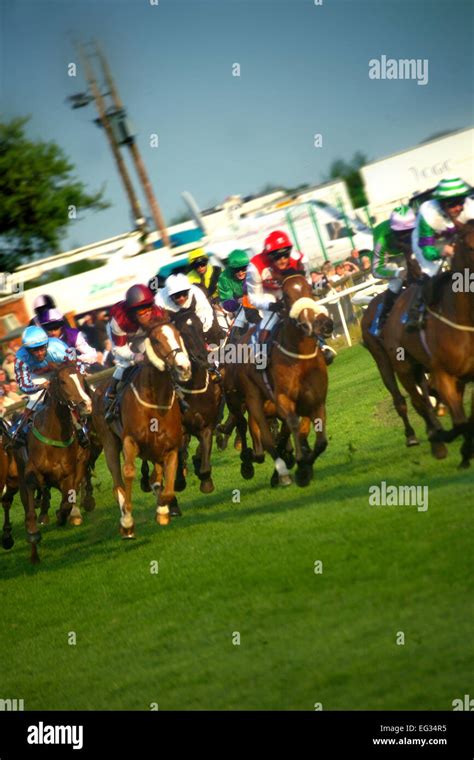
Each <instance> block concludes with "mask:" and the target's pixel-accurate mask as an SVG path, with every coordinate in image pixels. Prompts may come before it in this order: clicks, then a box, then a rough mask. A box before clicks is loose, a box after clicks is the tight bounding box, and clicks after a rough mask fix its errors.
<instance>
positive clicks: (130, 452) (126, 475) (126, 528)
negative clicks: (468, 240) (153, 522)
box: [120, 435, 139, 538]
mask: <svg viewBox="0 0 474 760" xmlns="http://www.w3.org/2000/svg"><path fill="white" fill-rule="evenodd" d="M122 449H123V459H124V462H123V468H122V472H123V480H124V483H125V503H124V505H123V507H121V510H122V517H121V518H120V526H121V527H120V532H121V534H122V537H123V538H134V528H135V523H134V520H133V516H132V509H133V507H132V486H133V480H134V478H135V474H136V467H135V459H136V458H137V456H138V452H139V448H138V444H137V443H136V442H135V441H134V439H133V438H132V436H131V435H126V436H125V438H124V439H123V445H122Z"/></svg>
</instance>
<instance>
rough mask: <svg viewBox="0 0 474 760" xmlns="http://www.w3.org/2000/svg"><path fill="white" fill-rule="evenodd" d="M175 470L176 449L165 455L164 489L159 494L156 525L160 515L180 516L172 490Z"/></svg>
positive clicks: (176, 463) (176, 461) (176, 467)
mask: <svg viewBox="0 0 474 760" xmlns="http://www.w3.org/2000/svg"><path fill="white" fill-rule="evenodd" d="M177 469H178V449H173V450H172V451H169V452H168V453H167V454H166V456H165V461H164V464H163V470H164V479H165V487H164V489H163V490H162V492H161V494H160V506H159V507H158V509H157V512H156V520H157V522H158V523H160V515H161V516H162V517H163V516H166V514H169V515H172V516H176V517H178V516H179V515H180V514H181V510H180V509H179V506H178V500H177V498H176V493H175V490H174V482H175V480H176V472H177Z"/></svg>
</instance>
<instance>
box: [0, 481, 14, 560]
mask: <svg viewBox="0 0 474 760" xmlns="http://www.w3.org/2000/svg"><path fill="white" fill-rule="evenodd" d="M17 491H18V488H12V487H11V486H9V485H8V484H7V487H6V491H5V493H4V494H3V497H2V507H3V512H4V521H3V531H2V546H3V548H4V549H11V548H12V546H13V544H14V543H15V542H14V540H13V535H12V524H11V521H10V509H11V506H12V504H13V497H14V496H15V494H16V492H17Z"/></svg>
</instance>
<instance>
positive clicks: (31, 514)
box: [20, 470, 41, 565]
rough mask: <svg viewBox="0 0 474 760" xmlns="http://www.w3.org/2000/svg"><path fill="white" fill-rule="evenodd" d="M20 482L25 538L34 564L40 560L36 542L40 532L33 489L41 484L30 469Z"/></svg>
mask: <svg viewBox="0 0 474 760" xmlns="http://www.w3.org/2000/svg"><path fill="white" fill-rule="evenodd" d="M20 484H21V485H20V494H21V500H22V502H23V508H24V510H25V528H26V540H27V541H28V543H29V544H30V545H31V555H30V559H31V562H32V564H34V565H36V564H37V563H38V562H39V561H40V559H39V555H38V544H39V542H40V541H41V532H40V531H39V529H38V523H37V521H36V509H35V489H36V488H40V487H41V486H40V483H39V482H38V479H37V476H36V473H35V472H34V471H32V470H30V471H29V472H28V474H27V475H26V476H25V478H24V479H23V478H20Z"/></svg>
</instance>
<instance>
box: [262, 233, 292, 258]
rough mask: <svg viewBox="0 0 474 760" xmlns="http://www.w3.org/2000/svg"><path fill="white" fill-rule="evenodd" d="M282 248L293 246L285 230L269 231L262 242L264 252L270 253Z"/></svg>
mask: <svg viewBox="0 0 474 760" xmlns="http://www.w3.org/2000/svg"><path fill="white" fill-rule="evenodd" d="M282 248H283V249H285V248H290V249H291V248H293V243H292V242H291V240H290V238H289V237H288V235H287V234H286V232H282V231H281V230H275V232H270V234H269V235H268V237H266V238H265V243H264V244H263V250H264V253H269V254H270V255H272V253H276V251H281V250H282Z"/></svg>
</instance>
